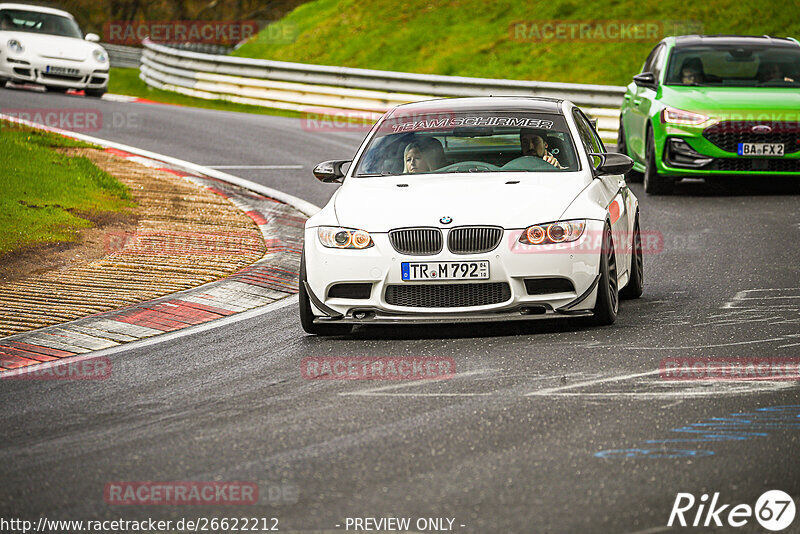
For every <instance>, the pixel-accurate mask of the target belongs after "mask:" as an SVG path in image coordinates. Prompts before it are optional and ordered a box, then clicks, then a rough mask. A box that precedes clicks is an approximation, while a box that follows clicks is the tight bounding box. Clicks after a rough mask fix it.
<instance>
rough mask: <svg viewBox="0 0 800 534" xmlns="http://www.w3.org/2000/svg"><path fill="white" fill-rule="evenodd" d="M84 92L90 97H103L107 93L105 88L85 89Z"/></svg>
mask: <svg viewBox="0 0 800 534" xmlns="http://www.w3.org/2000/svg"><path fill="white" fill-rule="evenodd" d="M83 94H85V95H86V96H88V97H89V98H102V97H103V95H104V94H106V90H105V89H84V90H83Z"/></svg>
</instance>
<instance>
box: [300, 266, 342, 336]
mask: <svg viewBox="0 0 800 534" xmlns="http://www.w3.org/2000/svg"><path fill="white" fill-rule="evenodd" d="M301 258H302V259H301V260H300V291H299V294H298V296H299V297H300V325H301V326H302V327H303V330H305V331H306V333H308V334H314V335H317V336H343V335H346V334H349V333H350V332H352V331H353V327H352V326H350V325H347V324H317V323H315V322H314V312H313V311H312V310H311V300H310V299H309V298H308V293H307V292H306V285H305V283H304V282H305V281H306V255H305V252H304V253H303V255H302V256H301Z"/></svg>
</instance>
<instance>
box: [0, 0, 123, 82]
mask: <svg viewBox="0 0 800 534" xmlns="http://www.w3.org/2000/svg"><path fill="white" fill-rule="evenodd" d="M99 40H100V37H99V36H98V35H97V34H94V33H90V34H87V35H86V37H85V38H84V37H83V33H82V32H81V30H80V28H79V27H78V23H77V22H75V19H74V18H73V17H72V15H70V14H69V13H67V12H66V11H61V10H60V9H51V8H47V7H40V6H32V5H26V4H0V87H2V86H3V85H4V84H5V82H8V81H11V82H15V83H33V84H39V85H44V86H45V87H47V89H48V90H49V91H56V92H65V91H67V90H68V89H83V90H84V92H85V94H86V96H93V97H100V96H103V94H104V93H105V92H106V88H107V87H108V67H109V62H108V54H107V53H106V51H105V50H104V49H103V47H102V46H100V45H99V44H97V43H98V41H99Z"/></svg>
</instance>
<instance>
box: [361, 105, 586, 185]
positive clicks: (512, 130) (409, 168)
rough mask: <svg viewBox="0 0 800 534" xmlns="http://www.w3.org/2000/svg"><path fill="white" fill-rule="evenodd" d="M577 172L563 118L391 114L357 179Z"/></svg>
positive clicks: (501, 113) (366, 154)
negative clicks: (487, 173)
mask: <svg viewBox="0 0 800 534" xmlns="http://www.w3.org/2000/svg"><path fill="white" fill-rule="evenodd" d="M401 109H402V108H401ZM578 169H579V166H578V162H577V157H576V155H575V150H574V147H573V144H572V140H571V136H570V134H569V129H568V128H567V124H566V121H565V120H564V117H563V116H562V115H557V114H545V113H519V112H507V111H492V112H480V111H469V112H459V113H451V112H446V111H442V112H436V113H425V114H417V115H409V114H407V113H406V114H404V113H403V112H402V111H395V113H394V114H393V115H392V116H389V117H387V118H386V119H384V121H383V122H382V123H381V125H380V127H379V129H378V131H377V133H376V134H375V136H374V137H373V138H372V139H371V141H370V143H369V146H368V147H367V150H366V151H365V152H364V154H363V155H362V157H361V159H360V160H359V163H358V167H357V168H356V171H355V175H356V176H392V175H399V174H432V173H433V174H439V173H454V172H473V173H475V172H512V171H513V172H568V171H576V170H578Z"/></svg>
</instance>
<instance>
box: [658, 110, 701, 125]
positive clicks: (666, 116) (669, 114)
mask: <svg viewBox="0 0 800 534" xmlns="http://www.w3.org/2000/svg"><path fill="white" fill-rule="evenodd" d="M708 119H709V117H708V115H701V114H700V113H694V112H692V111H685V110H682V109H675V108H671V107H665V108H664V109H663V110H662V111H661V122H663V123H664V124H683V125H686V126H697V125H698V124H703V123H704V122H706V121H707V120H708Z"/></svg>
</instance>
